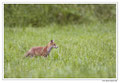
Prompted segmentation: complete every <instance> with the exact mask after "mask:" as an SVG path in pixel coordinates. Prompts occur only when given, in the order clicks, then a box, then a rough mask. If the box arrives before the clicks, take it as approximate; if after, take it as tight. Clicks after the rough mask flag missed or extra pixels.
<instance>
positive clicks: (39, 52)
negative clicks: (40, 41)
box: [25, 40, 58, 57]
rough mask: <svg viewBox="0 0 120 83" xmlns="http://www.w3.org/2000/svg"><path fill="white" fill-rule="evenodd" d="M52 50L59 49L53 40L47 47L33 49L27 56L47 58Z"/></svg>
mask: <svg viewBox="0 0 120 83" xmlns="http://www.w3.org/2000/svg"><path fill="white" fill-rule="evenodd" d="M52 48H58V47H57V46H56V44H55V43H54V41H53V40H51V41H50V42H49V43H48V45H47V46H45V47H33V48H31V49H30V50H29V51H28V52H27V53H26V54H25V56H26V57H27V56H31V57H33V56H44V57H47V56H48V55H49V53H50V51H51V49H52Z"/></svg>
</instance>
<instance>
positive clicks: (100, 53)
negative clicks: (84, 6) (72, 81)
mask: <svg viewBox="0 0 120 83" xmlns="http://www.w3.org/2000/svg"><path fill="white" fill-rule="evenodd" d="M115 27H116V26H115V23H114V22H109V23H106V24H105V23H104V24H101V23H94V24H81V25H72V24H70V25H65V26H60V25H55V24H51V25H50V26H46V27H36V28H33V27H25V28H20V27H13V28H9V27H5V28H4V77H5V78H116V28H115ZM51 39H53V40H54V41H55V42H56V45H57V46H58V47H59V48H58V49H52V51H51V53H50V55H49V56H48V57H47V58H44V57H33V58H30V57H28V58H25V57H24V54H25V53H26V52H27V51H28V50H29V49H30V48H31V47H34V46H45V45H47V43H48V42H49V41H50V40H51Z"/></svg>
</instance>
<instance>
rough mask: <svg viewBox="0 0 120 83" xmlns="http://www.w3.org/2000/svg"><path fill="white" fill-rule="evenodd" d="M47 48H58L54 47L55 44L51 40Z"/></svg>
mask: <svg viewBox="0 0 120 83" xmlns="http://www.w3.org/2000/svg"><path fill="white" fill-rule="evenodd" d="M49 46H50V47H52V48H58V47H57V46H56V43H55V42H54V41H53V40H51V41H50V42H49Z"/></svg>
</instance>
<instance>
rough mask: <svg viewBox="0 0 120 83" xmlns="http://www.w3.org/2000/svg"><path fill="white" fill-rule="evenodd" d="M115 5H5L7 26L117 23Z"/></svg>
mask: <svg viewBox="0 0 120 83" xmlns="http://www.w3.org/2000/svg"><path fill="white" fill-rule="evenodd" d="M115 8H116V5H115V4H95V5H92V4H70V5H69V4H36V5H35V4H5V7H4V10H5V11H4V14H5V15H4V18H5V20H4V21H5V26H9V27H13V26H22V27H26V26H32V27H40V26H46V25H50V24H54V23H55V24H60V25H65V24H71V23H72V24H82V23H90V22H95V21H98V22H103V23H104V22H108V21H111V20H112V21H115V18H116V12H115V11H116V10H115Z"/></svg>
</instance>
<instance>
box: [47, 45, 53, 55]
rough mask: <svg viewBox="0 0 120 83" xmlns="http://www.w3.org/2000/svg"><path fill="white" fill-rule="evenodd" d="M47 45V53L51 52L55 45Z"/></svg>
mask: <svg viewBox="0 0 120 83" xmlns="http://www.w3.org/2000/svg"><path fill="white" fill-rule="evenodd" d="M46 47H47V53H48V54H49V53H50V51H51V50H52V48H53V47H52V46H49V45H48V46H46Z"/></svg>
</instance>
